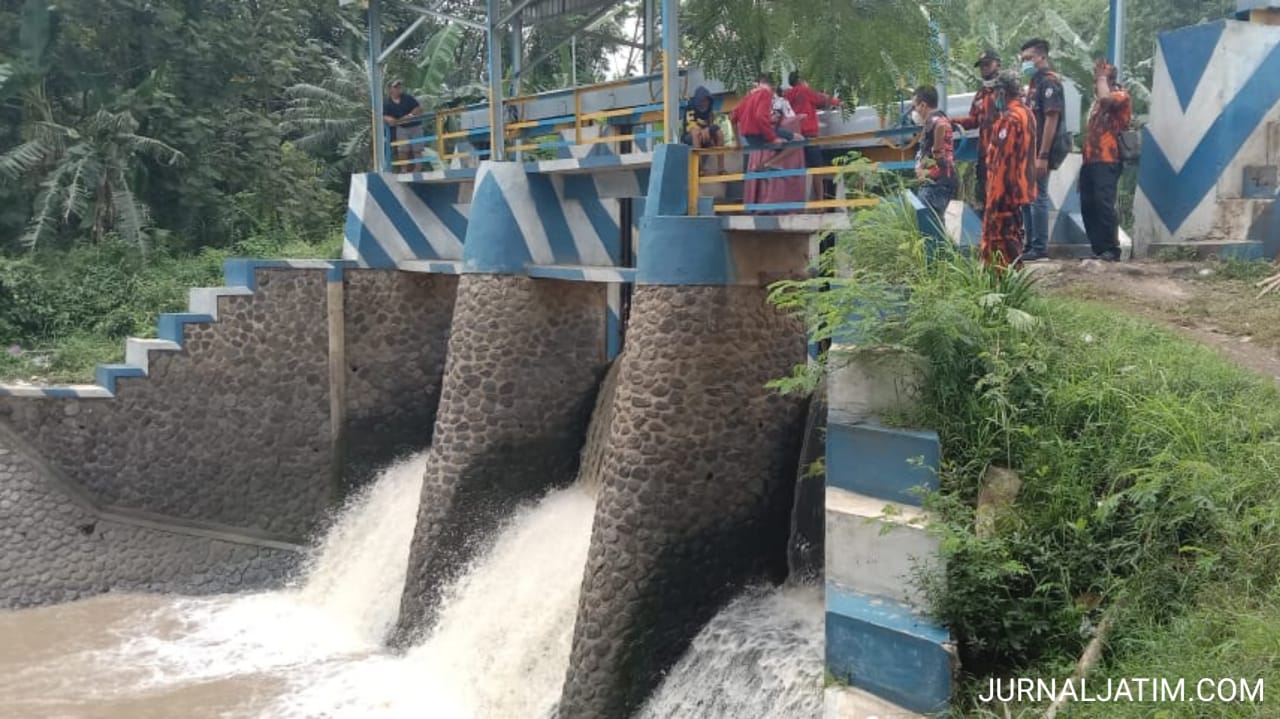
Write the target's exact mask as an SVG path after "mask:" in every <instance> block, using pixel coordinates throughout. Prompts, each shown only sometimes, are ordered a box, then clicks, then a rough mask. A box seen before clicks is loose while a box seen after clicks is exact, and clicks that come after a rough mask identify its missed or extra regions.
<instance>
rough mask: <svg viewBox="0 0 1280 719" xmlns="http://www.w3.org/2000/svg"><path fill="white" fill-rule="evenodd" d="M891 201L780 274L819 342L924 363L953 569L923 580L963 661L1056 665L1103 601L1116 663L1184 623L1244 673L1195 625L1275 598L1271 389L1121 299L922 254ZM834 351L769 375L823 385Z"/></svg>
mask: <svg viewBox="0 0 1280 719" xmlns="http://www.w3.org/2000/svg"><path fill="white" fill-rule="evenodd" d="M892 204H893V203H888V202H886V203H881V206H880V207H879V208H876V209H873V210H868V211H863V212H860V213H858V217H857V218H856V219H855V223H854V226H855V229H854V230H852V231H849V232H846V233H844V234H843V235H841V236H840V237H839V238H838V239H837V242H836V245H835V246H834V247H833V248H831V249H830V250H828V251H827V252H826V253H825V256H824V258H823V265H822V269H825V270H827V271H828V272H832V273H834V272H838V271H841V268H844V269H843V271H842V274H843V276H841V277H827V278H815V279H812V280H806V281H799V282H786V283H779V284H778V285H776V286H775V287H774V288H773V294H772V297H773V299H774V300H775V302H776V303H777V304H778V305H779V306H780V307H783V308H785V309H789V310H791V311H794V312H797V313H800V314H802V315H803V316H804V317H805V318H806V320H807V321H808V322H809V326H810V328H811V335H812V337H813V338H814V339H815V340H818V339H829V338H832V337H837V336H839V335H840V334H841V333H842V332H843V333H850V334H852V336H854V337H858V338H860V339H859V344H860V345H862V346H864V347H865V346H875V345H880V346H893V347H898V348H902V349H905V350H907V351H909V352H912V353H915V354H917V355H919V356H920V357H922V358H923V359H924V361H925V362H926V363H927V366H928V369H929V374H928V379H927V381H926V383H925V387H924V396H923V399H924V401H923V402H922V403H921V405H920V407H919V409H918V410H917V411H915V412H914V413H913V414H912V416H910V417H909V418H906V421H908V422H909V423H910V424H912V425H914V426H919V427H929V428H932V429H935V430H937V432H938V434H939V436H940V437H941V440H942V443H943V456H944V463H943V466H942V468H941V476H940V487H941V488H940V491H939V492H937V493H935V494H933V495H932V496H929V497H927V498H926V503H925V504H926V507H927V508H928V509H930V510H931V511H932V513H933V517H934V522H933V525H932V531H934V532H936V533H937V534H938V535H939V536H940V537H941V540H942V544H941V547H942V554H943V555H944V558H945V560H946V562H945V565H946V567H947V569H946V572H945V574H940V575H924V574H922V575H920V576H919V577H918V578H917V579H918V581H919V583H920V584H921V585H922V586H923V587H924V589H925V591H926V594H927V596H928V597H929V600H930V603H931V605H932V609H933V612H934V614H935V615H936V617H937V618H938V619H939V620H941V621H942V622H943V623H944V624H946V625H947V626H948V627H950V628H951V630H952V631H953V633H954V634H955V635H956V636H957V638H958V640H959V642H960V646H961V653H962V660H963V663H964V667H965V671H966V672H967V673H969V674H970V675H971V676H979V677H980V676H988V675H995V676H1000V677H1007V676H1010V675H1011V674H1012V673H1015V672H1018V671H1027V672H1030V673H1032V674H1035V675H1038V676H1042V677H1048V676H1059V677H1061V676H1065V673H1066V672H1069V668H1070V665H1071V662H1072V661H1073V660H1074V659H1075V657H1076V656H1078V654H1079V653H1080V651H1081V650H1082V648H1083V646H1084V644H1085V643H1086V642H1087V641H1088V639H1089V637H1090V635H1091V633H1092V631H1093V628H1094V627H1095V626H1096V623H1097V621H1098V619H1099V616H1100V613H1101V612H1103V611H1110V612H1111V613H1112V614H1113V616H1114V617H1115V620H1116V624H1115V626H1116V629H1115V632H1114V634H1113V638H1112V642H1111V646H1112V647H1113V648H1114V651H1115V653H1114V654H1113V655H1112V657H1111V659H1112V661H1113V662H1114V664H1113V666H1115V667H1126V668H1128V670H1130V671H1133V672H1134V673H1132V674H1129V675H1128V676H1151V674H1143V673H1141V672H1142V671H1154V669H1153V667H1156V666H1157V665H1156V664H1155V663H1153V662H1151V661H1148V658H1149V657H1151V656H1155V655H1156V653H1153V651H1152V649H1151V645H1152V644H1153V643H1154V644H1162V643H1164V642H1169V643H1174V642H1181V643H1183V644H1188V643H1190V642H1191V639H1189V638H1188V637H1193V638H1194V640H1195V641H1196V642H1199V644H1198V645H1197V646H1199V647H1201V648H1202V649H1203V648H1204V646H1205V645H1206V644H1208V643H1210V642H1212V641H1215V640H1216V641H1219V642H1221V643H1220V644H1217V645H1214V646H1213V654H1212V656H1213V660H1212V661H1211V662H1209V664H1210V665H1211V666H1212V667H1213V670H1214V671H1213V672H1209V673H1206V674H1204V675H1203V676H1223V677H1226V676H1237V675H1238V671H1239V670H1238V669H1236V667H1237V666H1243V665H1245V664H1247V663H1248V661H1249V657H1248V656H1246V655H1244V652H1245V651H1246V649H1245V648H1244V643H1242V642H1234V643H1233V640H1232V639H1231V636H1230V635H1229V634H1214V633H1212V632H1209V631H1207V630H1206V631H1202V630H1200V629H1197V628H1195V627H1194V626H1193V625H1189V624H1188V622H1191V623H1192V624H1194V623H1195V622H1197V621H1209V620H1210V619H1211V618H1212V617H1213V616H1215V613H1214V611H1213V610H1211V609H1209V607H1211V606H1213V605H1212V604H1211V603H1209V602H1210V601H1211V600H1212V598H1213V597H1215V596H1216V595H1221V594H1224V593H1225V594H1229V595H1230V596H1233V597H1238V598H1240V601H1241V606H1240V607H1239V608H1238V609H1237V612H1238V616H1237V617H1236V618H1237V619H1238V622H1237V626H1239V627H1245V628H1246V629H1247V627H1249V626H1254V627H1256V626H1257V625H1258V621H1260V619H1259V618H1258V617H1254V616H1253V615H1252V614H1250V612H1251V611H1252V610H1249V609H1247V607H1249V606H1254V607H1260V606H1263V605H1264V604H1265V602H1264V601H1263V599H1261V598H1262V597H1267V596H1270V597H1273V598H1274V597H1275V596H1276V595H1277V587H1278V586H1280V555H1278V554H1277V553H1276V552H1274V551H1273V550H1272V548H1273V547H1274V546H1276V544H1277V543H1280V501H1277V499H1276V498H1275V492H1274V489H1273V485H1274V477H1275V473H1276V470H1277V468H1280V391H1277V388H1276V387H1275V386H1274V385H1272V384H1271V383H1268V382H1264V381H1263V380H1261V379H1259V378H1256V377H1253V376H1252V375H1249V374H1247V373H1245V372H1244V371H1242V370H1239V369H1236V368H1234V367H1232V366H1229V365H1227V364H1226V363H1225V362H1224V361H1223V360H1221V359H1220V358H1219V357H1218V356H1217V355H1215V354H1213V353H1212V352H1210V351H1209V350H1207V349H1205V348H1202V347H1200V346H1198V345H1193V344H1190V343H1188V342H1186V341H1184V340H1182V339H1180V338H1179V337H1177V336H1174V335H1172V334H1170V333H1168V332H1164V331H1162V330H1159V329H1156V328H1155V327H1153V326H1151V325H1148V324H1146V323H1144V322H1141V321H1139V320H1135V319H1127V318H1124V317H1117V316H1116V313H1115V312H1114V310H1113V309H1112V308H1106V307H1101V306H1094V305H1090V304H1084V303H1077V302H1071V301H1066V300H1050V299H1048V298H1046V297H1044V296H1042V295H1041V294H1040V293H1039V292H1038V291H1037V290H1036V288H1035V286H1034V281H1033V278H1032V277H1031V276H1030V275H1028V274H1025V273H1022V272H1017V271H1007V272H1003V273H998V272H995V271H992V270H989V269H987V268H983V267H981V266H979V265H978V264H977V263H976V262H974V261H972V260H970V259H966V258H963V257H956V256H948V257H943V258H940V259H939V260H938V261H935V262H933V263H932V264H926V263H925V262H924V260H923V259H922V258H923V254H924V253H923V251H922V248H923V243H924V238H923V237H921V236H920V233H919V232H918V231H917V230H916V229H915V228H914V225H913V221H912V219H911V218H910V216H909V215H903V214H901V213H898V214H895V213H893V212H892V211H891V210H889V209H884V208H885V207H886V206H891V205H892ZM895 218H896V219H895ZM864 220H869V222H864ZM895 221H896V222H897V223H898V224H897V225H896V226H895V227H893V228H892V229H889V228H886V227H885V226H884V225H885V223H886V222H890V223H892V222H895ZM877 226H878V227H877ZM873 227H877V229H875V230H874V231H870V230H869V229H868V228H873ZM887 229H888V231H886V230H887ZM857 258H861V262H860V263H859V262H858V261H857ZM851 262H852V266H850V263H851ZM886 285H903V286H905V287H906V288H907V289H908V290H909V293H908V299H907V302H906V306H905V310H899V311H896V312H895V311H893V310H892V308H891V307H890V306H889V305H888V304H887V300H886V298H885V293H884V292H883V287H884V286H886ZM895 301H896V302H898V303H901V301H902V300H901V295H899V297H898V299H897V300H895ZM851 315H852V317H851ZM828 361H829V360H828V357H827V356H826V355H823V356H821V357H820V358H819V361H818V362H817V363H814V364H813V365H810V366H807V367H803V368H798V369H797V371H796V373H795V374H794V375H793V376H792V377H790V378H786V379H783V380H779V381H778V382H776V383H775V386H777V387H779V388H780V389H783V390H784V391H804V390H807V389H811V388H812V387H813V386H814V384H816V377H817V376H819V375H820V374H821V373H822V372H823V371H825V369H826V365H827V362H828ZM991 465H1000V466H1005V467H1010V468H1013V469H1015V470H1017V471H1018V472H1019V474H1020V475H1021V477H1022V480H1023V486H1022V490H1021V494H1020V496H1019V497H1018V500H1017V507H1018V510H1017V512H1016V519H1013V520H1008V521H1005V522H1003V523H1002V524H1000V525H998V526H997V527H996V531H995V533H994V535H993V536H990V537H987V538H979V537H977V536H976V535H975V533H974V529H973V527H974V518H975V517H974V514H975V511H974V505H975V502H976V497H977V493H978V485H979V480H980V479H981V477H982V476H983V473H984V472H985V471H986V469H987V468H988V467H989V466H991ZM1272 614H1274V612H1272ZM1246 629H1241V630H1240V631H1241V632H1245V631H1246ZM1249 631H1251V630H1249ZM1159 655H1160V656H1162V657H1164V659H1163V660H1162V661H1166V662H1170V663H1171V664H1172V663H1174V662H1173V659H1175V658H1176V652H1175V651H1173V650H1172V649H1171V648H1169V647H1163V646H1162V648H1161V651H1160V652H1159ZM1193 664H1194V662H1190V661H1184V662H1183V664H1182V666H1184V667H1190V666H1192V665H1193ZM1104 671H1105V670H1104ZM1205 671H1208V670H1205ZM1109 706H1110V705H1109ZM1107 716H1110V714H1107Z"/></svg>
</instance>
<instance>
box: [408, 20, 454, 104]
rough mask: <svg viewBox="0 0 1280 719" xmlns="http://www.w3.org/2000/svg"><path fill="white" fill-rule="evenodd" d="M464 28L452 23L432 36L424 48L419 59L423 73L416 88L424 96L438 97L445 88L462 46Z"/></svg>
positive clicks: (419, 65) (418, 78)
mask: <svg viewBox="0 0 1280 719" xmlns="http://www.w3.org/2000/svg"><path fill="white" fill-rule="evenodd" d="M463 31H464V28H463V27H462V26H461V25H458V24H454V23H450V24H449V25H446V26H444V27H443V28H441V30H440V31H439V32H437V33H435V34H434V35H432V36H431V39H429V40H427V42H426V44H425V45H423V47H422V56H421V57H420V58H419V59H418V69H419V70H421V71H422V74H421V75H419V76H418V77H417V78H416V80H417V82H416V83H415V84H416V85H417V87H416V88H414V89H415V90H416V91H417V92H418V93H420V94H422V95H438V94H440V91H441V89H442V88H443V87H444V78H445V75H446V74H448V72H449V70H450V69H451V68H452V66H453V59H454V58H455V57H457V55H458V46H459V45H461V44H462V36H463Z"/></svg>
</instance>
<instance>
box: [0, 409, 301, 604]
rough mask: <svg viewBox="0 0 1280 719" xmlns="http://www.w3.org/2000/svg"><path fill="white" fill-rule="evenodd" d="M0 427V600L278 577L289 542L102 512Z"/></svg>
mask: <svg viewBox="0 0 1280 719" xmlns="http://www.w3.org/2000/svg"><path fill="white" fill-rule="evenodd" d="M24 444H25V443H23V442H22V441H21V440H20V439H18V438H17V437H16V436H15V435H14V434H13V433H12V432H11V431H9V430H8V429H7V428H4V427H0V608H6V609H7V608H12V607H25V606H33V605H40V604H50V603H54V602H62V601H69V600H72V599H78V598H80V597H85V596H90V595H93V594H100V593H102V592H105V591H108V590H116V591H149V592H179V593H183V594H212V593H218V592H226V591H236V590H249V589H262V588H266V587H269V586H273V585H276V584H278V583H279V582H280V581H281V580H282V579H283V578H284V577H286V576H288V575H289V574H290V573H291V572H292V570H293V569H294V567H295V566H296V565H297V563H298V560H299V559H300V558H301V554H300V553H299V552H298V551H296V548H290V547H284V546H276V545H273V543H270V542H259V541H255V540H253V539H252V538H247V537H236V536H234V535H232V534H228V533H225V532H218V531H214V530H209V529H204V530H201V529H196V528H193V527H183V526H178V525H173V524H166V523H165V522H155V521H146V520H139V519H138V518H134V517H121V516H118V515H113V514H111V513H104V512H101V511H99V510H98V509H97V508H95V507H94V506H93V505H92V503H91V502H90V501H88V499H87V497H85V496H84V495H81V494H79V493H78V492H77V491H76V490H75V489H74V487H71V486H70V485H68V484H67V483H66V482H64V481H63V480H61V479H59V478H58V476H57V474H58V473H57V471H56V470H53V469H52V468H51V467H49V465H47V464H46V463H44V462H43V461H42V460H41V459H40V458H38V457H37V456H35V455H34V453H32V452H31V450H30V449H29V448H24Z"/></svg>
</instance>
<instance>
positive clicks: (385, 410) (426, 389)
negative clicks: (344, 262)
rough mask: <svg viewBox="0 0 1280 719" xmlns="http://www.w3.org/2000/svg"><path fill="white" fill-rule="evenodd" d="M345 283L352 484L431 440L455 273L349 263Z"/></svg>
mask: <svg viewBox="0 0 1280 719" xmlns="http://www.w3.org/2000/svg"><path fill="white" fill-rule="evenodd" d="M344 284H345V295H344V312H343V316H344V322H345V330H344V334H345V337H344V345H345V348H346V349H345V356H344V360H345V361H344V363H343V366H344V368H345V370H344V371H345V375H346V377H345V385H346V386H345V395H346V403H345V404H346V413H347V415H346V436H345V442H344V445H345V449H346V457H345V463H344V464H345V467H346V471H345V473H344V479H345V482H346V484H347V485H348V486H350V485H358V484H361V483H363V480H364V479H365V478H367V477H368V476H369V475H370V473H371V471H372V470H373V469H376V468H377V467H379V466H381V465H383V464H385V463H386V462H387V461H388V460H390V459H392V458H393V457H395V456H396V455H398V454H401V453H404V452H409V451H415V450H420V449H423V448H425V447H426V446H427V444H429V443H430V441H431V428H432V426H433V425H434V424H435V416H436V407H437V406H438V405H439V403H440V383H441V381H442V379H443V378H444V365H445V354H446V350H447V348H448V343H449V325H450V322H451V321H452V318H453V303H454V297H455V296H456V294H457V289H458V278H457V277H456V276H453V275H430V274H415V273H409V272H384V271H378V270H352V269H348V270H347V272H346V273H345V282H344Z"/></svg>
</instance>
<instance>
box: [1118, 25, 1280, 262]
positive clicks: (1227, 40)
mask: <svg viewBox="0 0 1280 719" xmlns="http://www.w3.org/2000/svg"><path fill="white" fill-rule="evenodd" d="M1272 123H1280V28H1277V27H1270V26H1265V25H1261V24H1255V23H1246V22H1237V21H1234V20H1224V21H1220V22H1216V23H1211V24H1207V25H1198V26H1194V27H1189V28H1183V29H1181V30H1175V31H1173V32H1169V33H1164V34H1162V35H1160V39H1159V51H1158V54H1157V58H1156V70H1155V78H1154V82H1153V86H1152V111H1151V120H1150V123H1149V124H1148V126H1147V127H1146V129H1145V130H1144V134H1143V145H1142V160H1141V163H1140V166H1139V172H1138V197H1137V198H1136V200H1135V204H1134V213H1135V220H1136V230H1137V233H1138V235H1139V236H1140V237H1141V239H1142V240H1144V241H1145V242H1147V243H1150V242H1182V241H1191V240H1201V239H1214V240H1226V241H1245V240H1246V239H1247V238H1248V237H1249V236H1250V235H1251V231H1250V218H1251V217H1253V216H1258V215H1262V214H1265V213H1264V211H1262V210H1261V209H1257V208H1253V207H1248V208H1246V207H1242V206H1235V205H1230V204H1224V203H1230V202H1234V201H1242V202H1263V203H1265V202H1268V200H1267V199H1265V198H1263V199H1257V200H1250V199H1247V198H1244V197H1243V194H1242V185H1243V177H1244V168H1245V167H1247V166H1251V165H1268V164H1270V165H1274V164H1275V163H1276V162H1277V161H1278V158H1276V157H1274V156H1270V155H1269V153H1274V152H1275V150H1274V149H1269V148H1268V147H1267V143H1268V141H1267V132H1268V126H1269V125H1271V124H1272ZM1270 202H1274V199H1273V200H1270Z"/></svg>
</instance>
